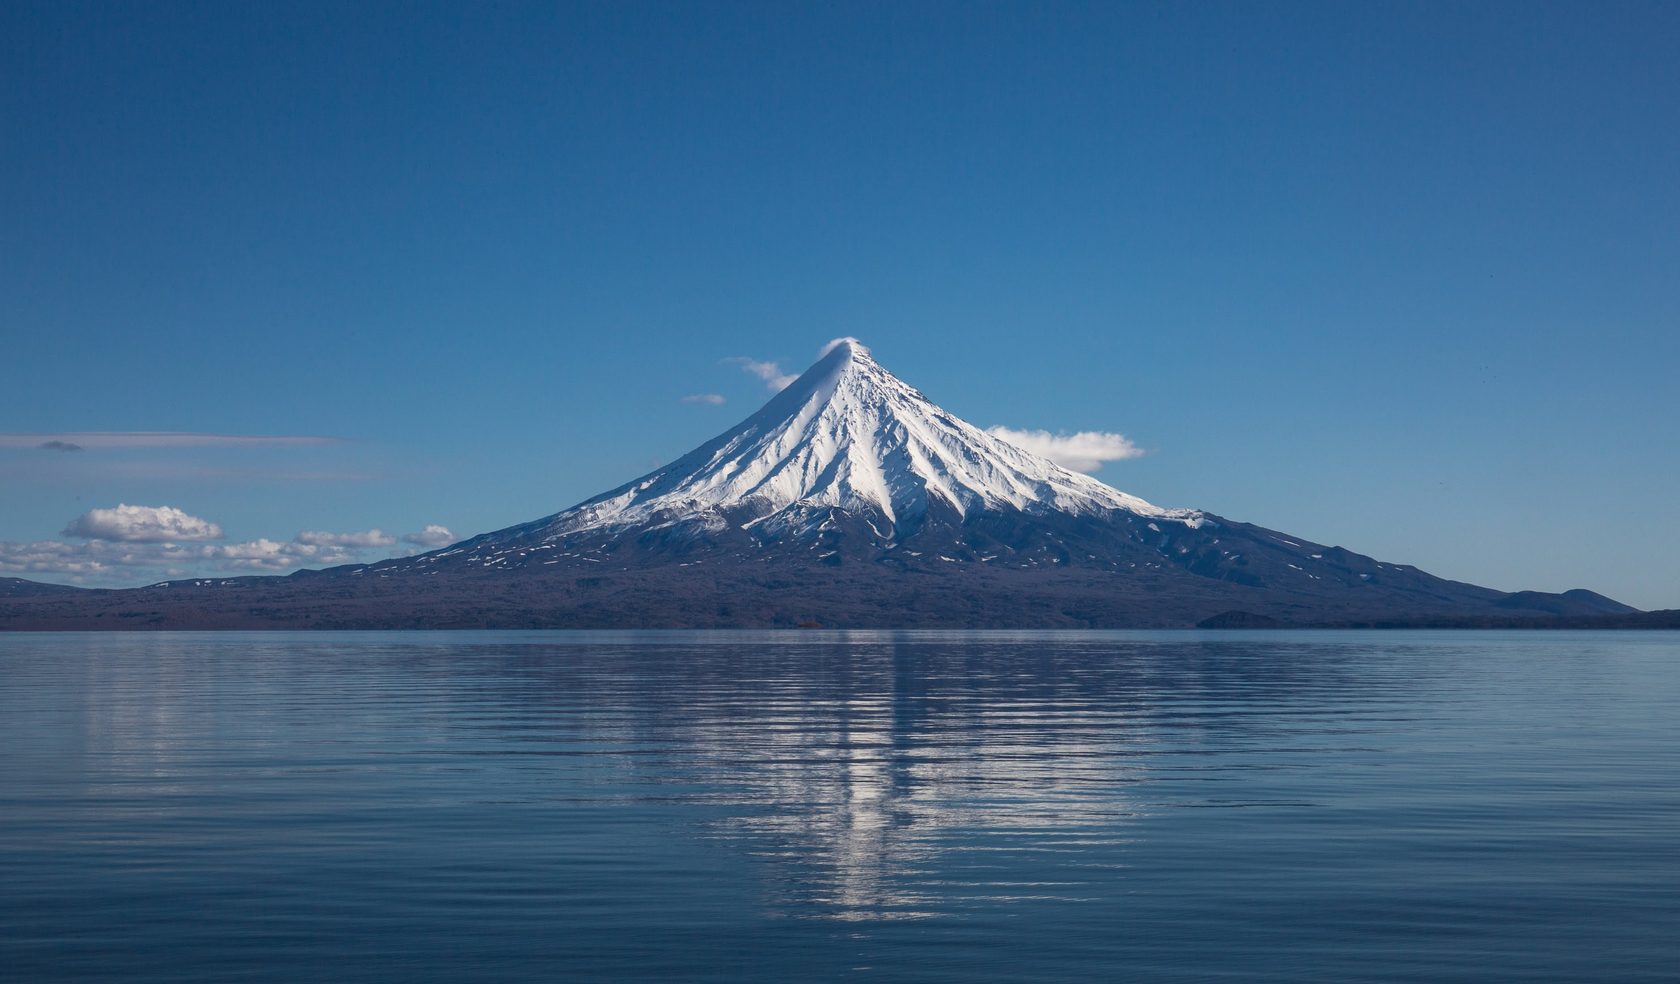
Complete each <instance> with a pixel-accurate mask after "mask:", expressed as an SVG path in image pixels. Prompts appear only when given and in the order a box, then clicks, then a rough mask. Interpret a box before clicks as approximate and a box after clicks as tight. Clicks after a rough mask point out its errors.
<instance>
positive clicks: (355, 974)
mask: <svg viewBox="0 0 1680 984" xmlns="http://www.w3.org/2000/svg"><path fill="white" fill-rule="evenodd" d="M1677 975H1680V634H1671V633H1620V634H1589V633H1579V634H1575V633H1570V634H1565V633H1557V634H1549V633H1530V634H1519V633H1511V634H1499V633H1404V634H1383V633H1347V634H1341V633H1312V634H1305V633H1303V634H1277V633H1270V634H1254V635H1238V634H1201V635H1198V634H1188V633H1153V634H1152V633H1093V634H1067V633H1042V634H1039V633H1027V634H979V635H969V634H940V633H907V634H893V633H858V634H825V633H797V634H774V633H752V634H745V633H743V634H727V633H709V634H705V633H702V634H645V635H641V634H605V633H430V634H420V633H415V634H410V633H345V634H331V635H327V634H304V633H297V634H240V633H230V634H169V635H114V634H112V635H10V636H6V635H0V978H3V979H5V980H7V981H19V982H24V981H75V980H122V981H150V980H155V981H163V980H168V981H218V982H220V981H235V980H238V981H305V980H318V981H346V982H348V981H403V982H408V981H468V980H511V981H526V980H543V981H550V980H567V981H587V980H620V979H625V978H630V977H653V976H659V977H661V978H666V979H672V980H705V981H744V980H761V981H792V980H827V979H857V980H916V981H938V980H947V981H961V982H973V981H985V980H1031V981H1099V980H1113V981H1118V980H1136V981H1203V980H1210V979H1211V980H1218V979H1229V980H1241V981H1256V980H1260V981H1267V980H1275V981H1395V980H1415V981H1432V982H1433V981H1477V982H1481V981H1488V980H1503V981H1526V980H1536V981H1537V980H1554V981H1598V982H1609V981H1672V980H1674V979H1675V978H1676V976H1677Z"/></svg>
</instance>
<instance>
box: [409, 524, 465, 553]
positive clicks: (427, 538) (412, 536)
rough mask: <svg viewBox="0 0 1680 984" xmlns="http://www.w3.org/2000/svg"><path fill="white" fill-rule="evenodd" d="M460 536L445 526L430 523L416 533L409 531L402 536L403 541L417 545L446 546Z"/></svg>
mask: <svg viewBox="0 0 1680 984" xmlns="http://www.w3.org/2000/svg"><path fill="white" fill-rule="evenodd" d="M458 539H460V537H458V536H456V535H455V534H454V533H451V532H450V531H449V527H447V526H439V525H438V524H436V523H430V524H428V525H427V526H426V528H425V529H423V530H421V531H420V532H418V533H409V534H407V535H406V536H404V537H403V542H404V543H412V544H414V545H415V546H417V547H426V548H428V549H429V548H433V547H447V546H449V545H450V544H451V543H454V542H455V541H456V540H458Z"/></svg>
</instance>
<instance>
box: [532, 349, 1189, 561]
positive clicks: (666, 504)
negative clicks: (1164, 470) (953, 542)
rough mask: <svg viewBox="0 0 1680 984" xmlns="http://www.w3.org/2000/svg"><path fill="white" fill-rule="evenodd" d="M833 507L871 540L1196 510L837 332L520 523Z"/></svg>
mask: <svg viewBox="0 0 1680 984" xmlns="http://www.w3.org/2000/svg"><path fill="white" fill-rule="evenodd" d="M834 510H840V511H843V512H845V513H848V514H850V515H852V516H856V517H862V518H864V519H866V520H867V521H868V522H869V524H870V528H871V529H872V530H873V531H874V533H875V535H876V536H877V537H878V538H880V539H881V540H882V541H891V540H893V539H895V538H897V537H899V536H901V535H903V534H906V533H909V532H913V531H915V530H919V529H921V528H922V526H923V525H924V524H925V523H926V522H927V521H928V520H929V519H930V518H945V519H951V520H955V521H961V520H962V519H964V518H966V517H967V516H968V515H969V514H970V513H971V512H975V511H1005V512H1007V511H1014V512H1020V513H1025V514H1028V515H1039V514H1044V513H1052V512H1055V513H1067V514H1071V515H1083V516H1090V515H1100V514H1105V513H1109V512H1113V511H1124V512H1127V513H1131V514H1134V515H1137V516H1147V517H1150V518H1152V519H1158V520H1168V521H1174V522H1181V523H1187V524H1190V525H1197V524H1199V523H1200V522H1201V520H1202V514H1201V513H1199V512H1196V511H1195V510H1188V509H1162V508H1160V507H1158V506H1154V505H1151V504H1150V503H1148V502H1145V501H1144V500H1142V499H1139V498H1137V497H1136V496H1132V495H1127V494H1126V493H1124V492H1121V491H1118V490H1116V489H1113V488H1110V487H1109V486H1107V485H1104V484H1103V483H1102V482H1099V481H1097V480H1096V479H1094V478H1091V477H1090V476H1088V475H1082V474H1079V473H1078V472H1073V471H1069V470H1068V469H1066V468H1063V467H1061V466H1060V465H1057V464H1055V463H1054V462H1052V461H1050V460H1048V459H1046V458H1042V457H1039V456H1038V455H1035V454H1033V453H1031V452H1029V451H1026V450H1023V449H1021V448H1019V447H1016V446H1015V445H1013V444H1009V443H1007V442H1005V441H1003V440H1000V439H999V438H997V437H994V436H993V435H991V434H988V433H986V432H985V431H983V430H981V429H980V428H978V427H975V426H974V425H972V424H970V423H968V422H966V421H963V420H961V419H959V418H957V417H956V416H954V415H952V414H950V413H948V412H946V411H945V410H942V409H940V408H939V407H938V406H936V405H934V404H933V403H932V402H931V401H929V400H928V399H927V397H925V396H923V395H922V394H921V393H920V392H918V391H917V390H916V389H914V388H913V387H911V386H909V385H907V384H906V383H904V382H903V381H902V380H900V379H899V378H898V377H896V376H894V375H893V374H892V373H890V372H888V371H887V370H886V369H885V368H883V367H882V366H881V364H880V363H878V362H876V361H875V359H874V358H873V357H872V356H871V355H870V353H869V350H868V349H867V348H865V347H864V346H863V345H862V344H860V343H859V342H858V341H857V340H856V339H851V338H843V339H838V340H836V341H834V342H832V343H830V345H829V346H828V347H827V349H826V350H825V352H824V354H823V355H822V357H821V358H819V359H818V360H817V362H816V364H815V365H813V366H811V368H809V369H807V370H806V371H805V373H804V374H803V375H801V376H800V377H799V378H798V379H797V380H795V381H794V382H793V383H792V384H790V385H789V386H788V387H787V388H786V389H784V390H782V391H781V392H780V393H778V394H776V396H775V397H773V398H772V399H771V400H770V402H769V403H767V404H765V406H764V407H763V408H762V409H760V410H759V411H758V412H757V413H755V414H753V415H752V416H750V417H748V418H747V419H746V420H743V421H742V422H741V423H739V424H737V425H736V426H734V427H733V428H731V429H729V430H728V431H725V432H724V433H723V434H720V435H718V436H717V437H715V438H713V439H712V440H710V441H708V442H706V443H705V444H703V445H701V446H700V447H698V448H695V449H694V450H693V451H691V452H689V453H688V454H686V455H684V456H683V457H681V458H679V459H677V460H676V461H674V462H672V463H671V464H669V465H667V466H665V467H663V468H660V469H659V470H657V471H654V472H652V473H650V474H647V475H644V476H642V477H641V478H638V479H636V480H635V481H633V482H630V483H628V484H626V485H623V486H620V487H619V488H616V489H613V490H612V491H610V492H607V493H605V494H603V495H600V496H597V497H596V498H594V499H590V500H588V501H587V502H584V503H582V504H581V505H578V506H576V507H574V508H572V509H568V510H566V511H565V512H562V513H559V514H556V515H554V516H551V517H549V518H547V519H546V520H539V521H538V523H537V524H531V526H538V525H540V526H542V527H543V532H545V533H547V534H549V535H552V536H557V537H559V536H568V535H571V534H577V533H582V532H585V531H591V530H609V529H619V528H627V527H634V526H648V525H654V526H679V525H680V526H692V527H693V528H694V529H695V530H696V531H716V530H720V529H724V528H727V527H730V526H736V527H740V528H742V529H752V530H754V531H755V532H758V533H761V534H763V535H770V536H778V537H779V536H784V535H787V534H790V533H797V532H799V531H801V530H805V529H810V528H813V527H814V526H815V525H820V524H821V523H822V522H823V521H824V520H825V519H827V518H829V517H830V514H831V513H832V512H833V511H834ZM521 532H522V533H523V534H525V535H529V533H530V532H531V529H530V527H525V528H522V529H521Z"/></svg>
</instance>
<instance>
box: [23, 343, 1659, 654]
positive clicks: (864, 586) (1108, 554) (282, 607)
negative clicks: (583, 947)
mask: <svg viewBox="0 0 1680 984" xmlns="http://www.w3.org/2000/svg"><path fill="white" fill-rule="evenodd" d="M26 583H27V582H26ZM9 594H10V596H9V597H7V596H0V627H4V626H10V627H17V628H22V627H42V628H47V627H60V628H69V627H77V628H99V627H124V628H133V627H227V628H236V627H251V628H257V627H289V626H308V627H322V628H326V627H344V628H351V627H360V628H397V627H486V628H497V627H500V628H512V627H604V628H623V627H690V628H703V627H754V626H796V625H826V626H847V627H913V626H927V627H1010V628H1037V627H1058V626H1065V627H1173V626H1193V625H1198V624H1206V625H1216V626H1255V625H1325V624H1343V625H1345V624H1376V623H1387V624H1527V623H1528V622H1532V621H1535V620H1542V621H1543V620H1547V619H1553V620H1555V619H1557V618H1559V617H1560V616H1561V617H1596V616H1605V615H1620V614H1625V613H1628V612H1632V611H1633V610H1632V609H1630V608H1628V607H1627V606H1625V605H1620V604H1618V603H1616V602H1614V601H1611V600H1610V599H1608V598H1604V597H1602V596H1600V595H1596V594H1593V593H1592V592H1590V591H1581V590H1576V591H1569V592H1565V593H1563V594H1549V593H1546V592H1537V591H1520V592H1515V593H1512V592H1505V591H1497V590H1494V589H1492V588H1483V587H1478V586H1476V585H1472V584H1463V583H1460V582H1457V581H1448V580H1444V579H1442V578H1439V577H1435V576H1433V575H1431V574H1427V573H1425V572H1423V571H1420V570H1418V569H1417V568H1415V567H1411V566H1409V565H1406V564H1392V563H1385V562H1381V561H1377V560H1374V559H1373V558H1370V557H1367V556H1364V555H1361V554H1357V553H1354V552H1352V551H1350V550H1347V549H1344V548H1342V547H1333V546H1323V545H1320V544H1316V543H1313V542H1311V541H1310V540H1307V539H1304V538H1302V537H1299V536H1289V535H1285V534H1283V533H1279V532H1276V531H1274V530H1269V529H1266V528H1264V527H1260V526H1254V525H1250V524H1247V523H1241V522H1236V521H1234V520H1229V519H1226V518H1223V517H1220V516H1215V515H1213V514H1210V513H1205V512H1201V511H1198V510H1194V509H1164V508H1161V507H1159V506H1155V505H1151V504H1150V503H1148V502H1145V501H1144V500H1143V499H1140V498H1138V497H1136V496H1132V495H1128V494H1126V493H1124V492H1121V491H1118V490H1116V489H1113V488H1111V487H1109V486H1108V485H1105V484H1103V483H1102V482H1099V481H1097V480H1096V479H1094V478H1092V477H1090V476H1088V475H1082V474H1080V473H1078V472H1073V471H1069V470H1068V469H1066V468H1063V467H1061V466H1059V465H1057V464H1055V463H1054V462H1052V461H1049V460H1047V459H1045V458H1042V457H1040V456H1038V455H1035V454H1033V453H1031V452H1029V451H1027V450H1025V449H1023V448H1019V447H1016V446H1015V445H1013V444H1010V443H1008V442H1007V441H1004V440H1002V439H1000V438H998V437H996V436H994V435H992V434H988V433H987V432H985V431H983V430H980V429H979V428H977V427H975V426H973V425H972V424H969V423H966V422H965V421H963V420H960V419H958V418H957V417H955V416H953V415H952V414H950V413H948V412H946V411H945V410H942V409H940V408H939V407H938V406H936V405H935V404H933V403H932V402H931V401H929V400H928V399H927V398H926V397H925V396H923V395H922V394H921V393H920V392H918V391H917V390H915V389H914V388H912V387H911V386H909V385H907V384H906V383H904V382H903V381H901V380H899V379H898V378H897V377H896V376H894V375H893V374H892V373H890V372H888V371H887V370H886V369H885V368H883V367H882V366H881V365H880V364H879V363H878V362H876V361H875V359H874V357H873V356H871V355H870V353H869V350H868V349H867V348H865V347H864V346H863V345H862V344H860V343H859V342H858V341H857V340H855V339H850V338H843V339H838V340H836V341H834V342H832V343H830V344H829V345H828V346H827V347H826V348H825V349H824V350H823V352H822V354H821V356H820V357H819V358H818V360H817V362H816V364H815V365H813V366H811V368H810V369H808V370H806V371H805V373H804V374H803V375H801V376H800V377H799V378H798V379H796V380H794V381H793V382H792V383H791V384H789V385H788V386H787V387H786V388H785V389H783V390H782V391H781V392H779V393H777V394H776V395H775V396H774V397H772V398H771V399H770V401H769V402H768V403H766V404H765V405H764V407H763V408H762V409H760V410H759V411H758V412H757V413H754V414H753V415H752V416H750V417H748V418H747V419H746V420H743V421H741V422H740V423H739V424H737V425H735V426H734V427H732V428H730V429H729V430H727V431H725V432H724V433H722V434H719V435H718V436H717V437H715V438H713V439H712V440H710V441H707V442H706V443H705V444H702V445H701V446H700V447H698V448H695V449H694V450H693V451H690V452H689V453H688V454H686V455H683V456H682V457H681V458H678V459H677V460H676V461H674V462H672V463H671V464H669V465H666V466H665V467H663V468H659V469H657V470H655V471H653V472H650V473H648V474H646V475H643V476H642V477H640V478H637V479H636V480H634V481H632V482H629V483H627V484H625V485H622V486H620V487H618V488H616V489H613V490H611V491H609V492H605V493H603V494H601V495H598V496H596V497H594V498H592V499H588V500H586V501H584V502H582V503H579V504H578V505H576V506H573V507H571V508H569V509H565V510H562V511H561V512H558V513H555V514H553V515H550V516H546V517H544V518H542V519H538V520H535V521H533V522H529V523H524V524H522V525H519V526H512V527H508V528H507V529H503V530H497V531H495V532H492V533H485V534H483V535H480V536H476V537H473V538H472V539H469V540H465V541H462V542H460V543H457V544H453V545H451V546H449V547H445V548H443V549H441V550H435V551H432V552H430V553H426V554H421V555H418V556H414V557H403V558H397V559H393V560H387V561H381V562H379V563H376V564H365V565H353V566H349V567H339V568H333V569H330V570H324V571H299V572H298V573H296V574H293V575H290V576H288V577H267V578H263V577H253V578H231V579H216V580H195V581H178V582H167V583H164V584H160V585H154V586H152V587H149V588H137V589H131V590H127V591H102V592H101V591H80V590H76V589H66V590H64V591H58V592H31V591H24V590H22V589H17V590H14V591H11V592H10V593H9Z"/></svg>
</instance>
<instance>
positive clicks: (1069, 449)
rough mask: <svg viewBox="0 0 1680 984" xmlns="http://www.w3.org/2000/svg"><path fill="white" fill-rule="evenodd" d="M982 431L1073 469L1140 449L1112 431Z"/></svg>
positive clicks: (1094, 465)
mask: <svg viewBox="0 0 1680 984" xmlns="http://www.w3.org/2000/svg"><path fill="white" fill-rule="evenodd" d="M986 433H988V434H990V435H992V436H993V437H995V438H998V439H999V440H1003V441H1008V442H1009V443H1010V444H1013V445H1015V446H1016V447H1018V448H1021V449H1022V450H1025V451H1031V452H1032V453H1033V454H1036V455H1038V456H1039V457H1041V458H1049V459H1050V460H1051V461H1054V462H1055V463H1056V464H1058V465H1061V466H1062V467H1063V468H1069V469H1072V470H1073V471H1077V472H1093V471H1096V470H1097V469H1098V468H1101V467H1102V465H1103V462H1105V461H1125V460H1126V459H1128V458H1137V457H1140V456H1142V454H1143V453H1144V452H1143V449H1142V448H1140V447H1138V446H1137V445H1136V444H1133V443H1132V442H1131V440H1130V439H1129V438H1127V437H1126V435H1124V434H1116V433H1114V432H1112V431H1077V432H1075V433H1072V434H1068V433H1061V434H1052V433H1050V432H1049V431H1047V430H1015V429H1013V428H1010V427H988V428H986Z"/></svg>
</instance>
